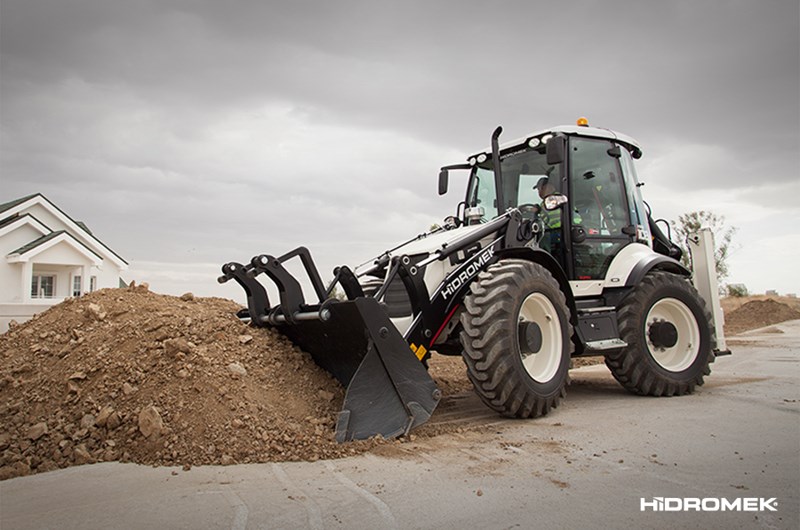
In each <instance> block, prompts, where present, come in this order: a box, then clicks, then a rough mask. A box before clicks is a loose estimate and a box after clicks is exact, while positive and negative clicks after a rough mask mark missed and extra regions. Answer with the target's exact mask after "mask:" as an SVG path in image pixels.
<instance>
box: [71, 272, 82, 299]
mask: <svg viewBox="0 0 800 530" xmlns="http://www.w3.org/2000/svg"><path fill="white" fill-rule="evenodd" d="M80 295H81V277H80V276H73V277H72V296H75V297H78V296H80Z"/></svg>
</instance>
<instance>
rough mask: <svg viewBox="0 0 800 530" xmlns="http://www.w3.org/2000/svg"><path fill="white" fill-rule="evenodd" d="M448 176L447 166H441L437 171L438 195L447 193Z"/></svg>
mask: <svg viewBox="0 0 800 530" xmlns="http://www.w3.org/2000/svg"><path fill="white" fill-rule="evenodd" d="M448 176H449V175H448V173H447V168H444V167H443V168H442V170H441V171H439V195H444V194H445V193H447V181H448Z"/></svg>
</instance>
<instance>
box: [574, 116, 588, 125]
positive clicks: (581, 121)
mask: <svg viewBox="0 0 800 530" xmlns="http://www.w3.org/2000/svg"><path fill="white" fill-rule="evenodd" d="M575 123H577V124H578V126H579V127H588V126H589V120H587V119H586V118H585V117H583V116H581V117H580V118H578V120H577V121H576V122H575Z"/></svg>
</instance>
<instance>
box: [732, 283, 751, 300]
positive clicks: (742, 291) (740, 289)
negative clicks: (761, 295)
mask: <svg viewBox="0 0 800 530" xmlns="http://www.w3.org/2000/svg"><path fill="white" fill-rule="evenodd" d="M727 290H728V293H727V294H728V296H734V297H742V296H748V295H749V294H750V292H749V291H748V290H747V286H746V285H745V284H743V283H731V284H728V289H727Z"/></svg>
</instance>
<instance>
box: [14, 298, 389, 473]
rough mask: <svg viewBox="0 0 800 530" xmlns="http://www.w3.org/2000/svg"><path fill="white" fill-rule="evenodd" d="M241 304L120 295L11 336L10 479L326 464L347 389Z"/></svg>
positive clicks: (62, 310) (339, 448)
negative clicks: (152, 467)
mask: <svg viewBox="0 0 800 530" xmlns="http://www.w3.org/2000/svg"><path fill="white" fill-rule="evenodd" d="M237 309H238V306H237V305H236V304H234V303H233V302H231V301H228V300H222V299H214V298H205V299H198V298H194V297H193V296H191V295H188V294H187V295H184V297H182V298H177V297H171V296H164V295H158V294H154V293H151V292H149V291H148V290H147V289H146V287H141V286H140V287H136V288H133V289H109V290H102V291H98V292H96V293H92V294H90V295H88V296H84V297H81V298H79V299H72V300H67V301H65V302H64V303H62V304H59V305H57V306H55V307H53V308H51V309H49V310H48V311H46V312H44V313H42V314H41V315H39V316H37V317H36V318H34V319H33V320H31V321H30V322H27V323H25V324H23V325H19V326H15V327H14V328H12V329H11V330H10V331H9V332H8V333H6V334H4V335H0V478H7V477H10V476H17V475H22V474H27V473H30V472H39V471H47V470H51V469H56V468H60V467H67V466H70V465H75V464H82V463H88V462H96V461H111V460H120V461H131V462H138V463H142V464H161V465H183V466H186V467H188V466H191V465H198V464H232V463H240V462H263V461H274V460H316V459H320V458H334V457H339V456H343V455H347V454H352V453H356V452H359V451H363V450H364V449H365V448H367V447H368V446H369V445H370V444H372V443H373V442H361V443H355V444H347V445H338V444H336V443H335V441H334V439H333V432H334V423H335V420H336V415H337V413H338V411H339V409H340V406H341V403H342V400H343V395H344V391H343V389H342V387H341V385H339V383H338V382H337V381H335V380H334V379H333V378H332V377H331V376H330V375H328V373H327V372H325V371H324V370H322V369H321V368H319V367H317V365H316V364H314V362H313V361H312V360H311V358H310V357H309V356H308V355H307V354H305V353H303V352H301V351H300V350H298V349H297V348H296V347H294V346H293V345H292V344H291V343H290V342H289V341H288V340H286V339H285V338H283V337H282V336H281V335H279V334H277V333H275V332H273V331H271V330H266V329H255V328H251V327H248V326H246V325H244V324H242V323H241V322H239V321H238V319H236V317H235V316H234V315H235V312H236V310H237Z"/></svg>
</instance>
